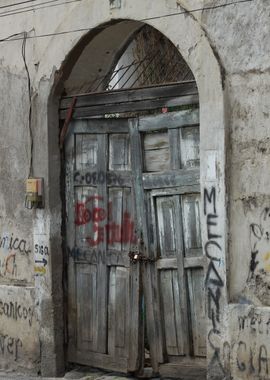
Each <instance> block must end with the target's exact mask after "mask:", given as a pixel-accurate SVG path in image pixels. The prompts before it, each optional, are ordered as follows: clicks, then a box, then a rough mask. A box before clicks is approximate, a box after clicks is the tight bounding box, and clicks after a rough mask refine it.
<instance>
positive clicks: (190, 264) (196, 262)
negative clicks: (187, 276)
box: [184, 256, 207, 269]
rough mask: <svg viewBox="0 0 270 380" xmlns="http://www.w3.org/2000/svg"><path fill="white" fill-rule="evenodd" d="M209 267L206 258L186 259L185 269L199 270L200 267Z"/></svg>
mask: <svg viewBox="0 0 270 380" xmlns="http://www.w3.org/2000/svg"><path fill="white" fill-rule="evenodd" d="M206 265H207V259H206V257H205V256H198V257H185V258H184V267H185V269H187V268H199V267H202V268H204V267H206Z"/></svg>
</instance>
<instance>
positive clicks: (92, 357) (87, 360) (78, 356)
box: [68, 348, 128, 373]
mask: <svg viewBox="0 0 270 380" xmlns="http://www.w3.org/2000/svg"><path fill="white" fill-rule="evenodd" d="M68 361H69V362H71V363H77V364H84V365H87V366H93V367H96V368H102V369H107V370H111V371H117V372H123V373H126V372H128V361H127V358H119V357H112V356H109V355H103V354H99V353H96V352H81V351H76V350H75V349H71V348H69V352H68ZM120 363H121V364H120Z"/></svg>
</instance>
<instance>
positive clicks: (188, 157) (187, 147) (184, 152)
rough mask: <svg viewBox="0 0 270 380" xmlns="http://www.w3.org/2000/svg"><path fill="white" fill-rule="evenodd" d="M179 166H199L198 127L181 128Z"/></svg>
mask: <svg viewBox="0 0 270 380" xmlns="http://www.w3.org/2000/svg"><path fill="white" fill-rule="evenodd" d="M180 145H181V167H182V168H192V167H199V166H200V131H199V127H198V126H196V127H183V128H181V144H180Z"/></svg>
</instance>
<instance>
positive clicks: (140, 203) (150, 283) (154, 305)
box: [129, 120, 163, 371]
mask: <svg viewBox="0 0 270 380" xmlns="http://www.w3.org/2000/svg"><path fill="white" fill-rule="evenodd" d="M129 127H130V141H131V158H132V162H131V165H132V173H133V181H134V191H135V205H136V215H137V221H138V234H139V236H140V235H141V236H142V237H143V240H144V247H145V248H144V252H143V254H144V255H146V256H149V254H150V250H149V248H150V244H149V231H148V226H147V220H146V215H145V211H146V210H147V205H146V201H145V196H144V190H143V184H142V167H143V160H142V142H141V138H140V134H139V131H138V120H130V123H129ZM155 277H156V268H155V265H154V264H152V265H145V266H144V267H143V288H144V296H145V300H146V304H147V305H148V307H147V310H146V319H147V331H148V338H149V343H150V352H151V359H152V366H153V369H154V371H158V363H160V362H162V361H163V352H162V332H161V326H160V320H159V318H158V315H159V310H160V304H159V302H160V301H159V295H158V290H157V289H156V286H157V282H156V278H155ZM150 305H151V306H150Z"/></svg>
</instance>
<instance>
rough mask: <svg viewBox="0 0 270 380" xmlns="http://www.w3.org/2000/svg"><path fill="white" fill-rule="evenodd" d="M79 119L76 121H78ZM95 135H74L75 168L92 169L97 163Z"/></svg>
mask: <svg viewBox="0 0 270 380" xmlns="http://www.w3.org/2000/svg"><path fill="white" fill-rule="evenodd" d="M80 122H81V121H78V123H80ZM97 151H98V141H97V135H93V134H77V135H76V170H85V169H88V170H94V169H95V168H96V165H97Z"/></svg>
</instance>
